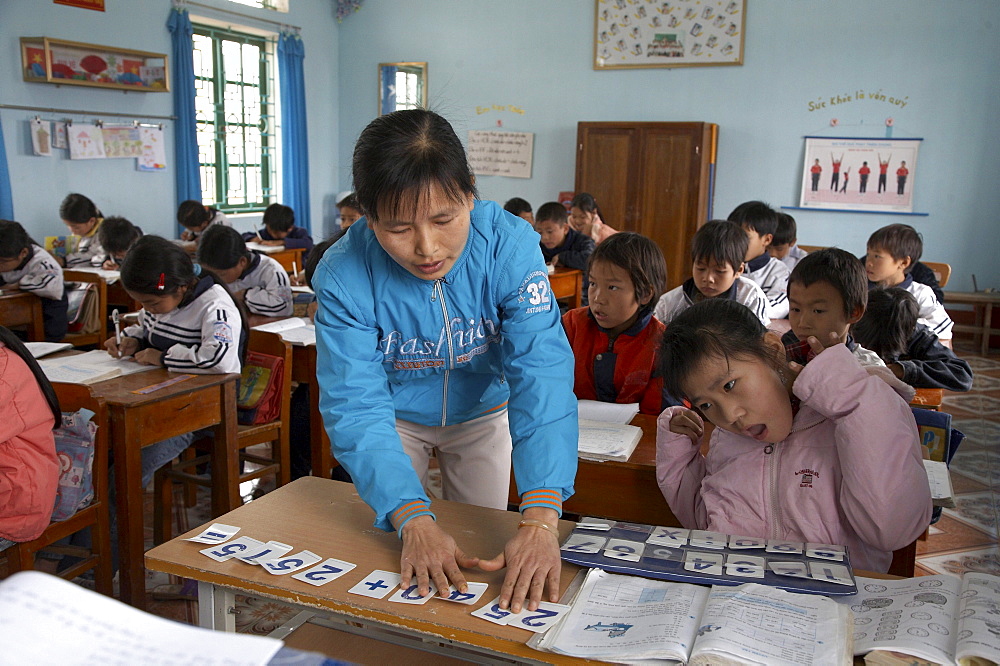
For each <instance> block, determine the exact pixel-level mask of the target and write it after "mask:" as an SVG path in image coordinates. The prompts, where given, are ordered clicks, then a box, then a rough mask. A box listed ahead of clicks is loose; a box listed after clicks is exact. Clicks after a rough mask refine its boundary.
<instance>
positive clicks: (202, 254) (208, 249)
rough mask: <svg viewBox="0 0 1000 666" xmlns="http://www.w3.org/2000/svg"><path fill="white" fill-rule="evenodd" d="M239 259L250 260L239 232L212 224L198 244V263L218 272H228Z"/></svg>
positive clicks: (248, 252)
mask: <svg viewBox="0 0 1000 666" xmlns="http://www.w3.org/2000/svg"><path fill="white" fill-rule="evenodd" d="M240 259H247V260H249V259H250V250H248V249H247V244H246V241H245V240H243V236H241V235H240V232H238V231H236V229H233V228H232V227H224V226H222V225H221V224H213V225H212V226H210V227H209V228H208V229H206V230H205V233H204V234H202V236H201V241H200V242H199V243H198V262H199V263H202V264H205V265H207V266H211V267H212V268H214V269H216V270H220V271H224V270H228V269H230V268H232V267H233V266H235V265H236V264H237V263H239V260H240Z"/></svg>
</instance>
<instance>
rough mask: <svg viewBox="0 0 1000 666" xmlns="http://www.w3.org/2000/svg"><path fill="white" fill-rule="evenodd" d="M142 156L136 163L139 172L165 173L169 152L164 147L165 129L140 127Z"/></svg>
mask: <svg viewBox="0 0 1000 666" xmlns="http://www.w3.org/2000/svg"><path fill="white" fill-rule="evenodd" d="M139 137H140V139H142V154H141V155H140V156H139V157H138V158H137V159H136V161H135V168H136V169H137V170H139V171H164V170H166V168H167V151H166V148H164V147H163V127H140V128H139Z"/></svg>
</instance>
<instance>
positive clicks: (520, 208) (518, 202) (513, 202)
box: [503, 197, 566, 226]
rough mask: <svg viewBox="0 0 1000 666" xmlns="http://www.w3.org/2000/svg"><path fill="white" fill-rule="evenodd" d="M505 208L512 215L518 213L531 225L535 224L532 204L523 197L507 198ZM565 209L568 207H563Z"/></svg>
mask: <svg viewBox="0 0 1000 666" xmlns="http://www.w3.org/2000/svg"><path fill="white" fill-rule="evenodd" d="M503 209H504V210H505V211H507V212H508V213H510V214H511V215H517V216H518V217H519V218H521V219H522V220H524V221H525V222H527V223H528V224H530V225H531V226H535V216H534V215H533V214H532V212H531V204H530V203H528V202H527V201H525V200H524V199H522V198H521V197H514V198H513V199H507V203H505V204H504V205H503ZM563 210H566V209H565V208H563Z"/></svg>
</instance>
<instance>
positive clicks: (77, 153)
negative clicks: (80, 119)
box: [67, 125, 104, 160]
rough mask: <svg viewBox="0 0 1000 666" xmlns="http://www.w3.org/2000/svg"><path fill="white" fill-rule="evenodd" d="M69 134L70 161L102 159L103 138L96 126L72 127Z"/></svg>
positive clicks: (69, 128)
mask: <svg viewBox="0 0 1000 666" xmlns="http://www.w3.org/2000/svg"><path fill="white" fill-rule="evenodd" d="M67 130H68V134H69V137H68V138H69V158H70V159H71V160H92V159H104V136H103V132H102V131H101V128H100V127H97V126H96V125H72V126H70V127H68V128H67Z"/></svg>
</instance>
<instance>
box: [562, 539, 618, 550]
mask: <svg viewBox="0 0 1000 666" xmlns="http://www.w3.org/2000/svg"><path fill="white" fill-rule="evenodd" d="M607 542H608V540H607V539H605V538H604V537H599V536H595V537H592V536H588V535H585V534H573V535H572V536H570V538H569V539H567V540H566V543H564V544H563V545H562V550H568V551H571V552H575V553H599V552H601V549H602V548H604V544H606V543H607Z"/></svg>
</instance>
